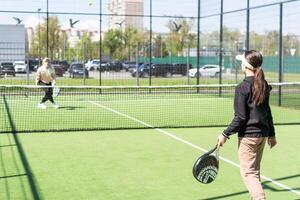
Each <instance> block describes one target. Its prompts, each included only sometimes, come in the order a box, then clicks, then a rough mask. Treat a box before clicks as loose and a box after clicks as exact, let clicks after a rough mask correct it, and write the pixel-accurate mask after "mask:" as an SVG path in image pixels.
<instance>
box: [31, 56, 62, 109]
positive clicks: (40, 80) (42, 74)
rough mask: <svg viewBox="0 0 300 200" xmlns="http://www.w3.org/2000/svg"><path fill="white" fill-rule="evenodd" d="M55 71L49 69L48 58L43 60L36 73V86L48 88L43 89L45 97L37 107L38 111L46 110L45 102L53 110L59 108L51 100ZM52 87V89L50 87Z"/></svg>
mask: <svg viewBox="0 0 300 200" xmlns="http://www.w3.org/2000/svg"><path fill="white" fill-rule="evenodd" d="M55 79H56V75H55V70H54V69H53V68H52V67H51V64H50V60H49V58H44V59H43V63H42V66H40V67H39V68H38V70H37V72H36V85H41V86H49V87H44V88H43V90H44V91H45V95H44V97H43V98H42V100H41V102H40V103H39V105H38V108H40V109H46V108H47V107H46V105H45V102H46V101H48V100H49V101H50V102H51V103H52V105H53V107H54V108H55V109H58V108H59V106H58V105H57V104H56V103H55V102H54V100H53V86H54V85H55ZM50 86H52V87H50Z"/></svg>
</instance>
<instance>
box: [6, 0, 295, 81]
mask: <svg viewBox="0 0 300 200" xmlns="http://www.w3.org/2000/svg"><path fill="white" fill-rule="evenodd" d="M0 2H1V8H0V62H1V65H2V67H1V71H0V72H1V78H0V84H34V76H35V71H36V69H37V67H38V66H39V65H40V64H41V63H40V62H41V61H40V60H41V59H42V58H44V57H49V58H50V60H51V62H52V66H53V67H54V68H55V71H56V74H57V76H58V81H57V83H58V84H60V85H100V86H105V85H194V84H207V83H237V82H239V81H240V80H241V79H242V78H243V75H242V73H241V69H240V63H237V62H236V61H235V56H236V55H237V54H241V53H242V52H243V51H244V50H246V49H256V50H258V51H260V52H261V53H262V54H263V55H264V63H263V69H264V70H265V73H266V77H267V79H268V81H270V82H283V81H300V33H299V32H300V31H299V30H300V27H299V25H298V23H297V20H298V19H300V13H299V12H298V10H299V9H300V1H299V0H289V1H279V0H268V1H259V0H240V1H233V0H211V1H203V0H202V1H201V0H185V1H171V0H166V1H159V0H147V1H144V0H73V1H71V0H32V1H30V2H27V1H22V0H0ZM8 66H13V67H11V70H8V69H9V67H8ZM220 66H221V67H220Z"/></svg>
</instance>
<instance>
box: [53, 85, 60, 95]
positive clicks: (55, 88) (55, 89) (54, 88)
mask: <svg viewBox="0 0 300 200" xmlns="http://www.w3.org/2000/svg"><path fill="white" fill-rule="evenodd" d="M59 92H60V89H59V87H56V86H54V87H53V96H54V97H57V96H58V95H59Z"/></svg>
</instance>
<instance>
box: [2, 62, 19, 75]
mask: <svg viewBox="0 0 300 200" xmlns="http://www.w3.org/2000/svg"><path fill="white" fill-rule="evenodd" d="M5 74H6V75H11V76H16V72H15V68H14V64H13V63H12V62H2V63H1V66H0V75H5Z"/></svg>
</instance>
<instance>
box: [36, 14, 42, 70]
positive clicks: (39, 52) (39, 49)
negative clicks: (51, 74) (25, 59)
mask: <svg viewBox="0 0 300 200" xmlns="http://www.w3.org/2000/svg"><path fill="white" fill-rule="evenodd" d="M41 10H42V9H41V8H39V9H38V10H37V11H38V18H39V26H38V35H39V44H38V54H39V57H38V60H39V66H41V48H40V44H41V30H40V27H41V23H40V12H41Z"/></svg>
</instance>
